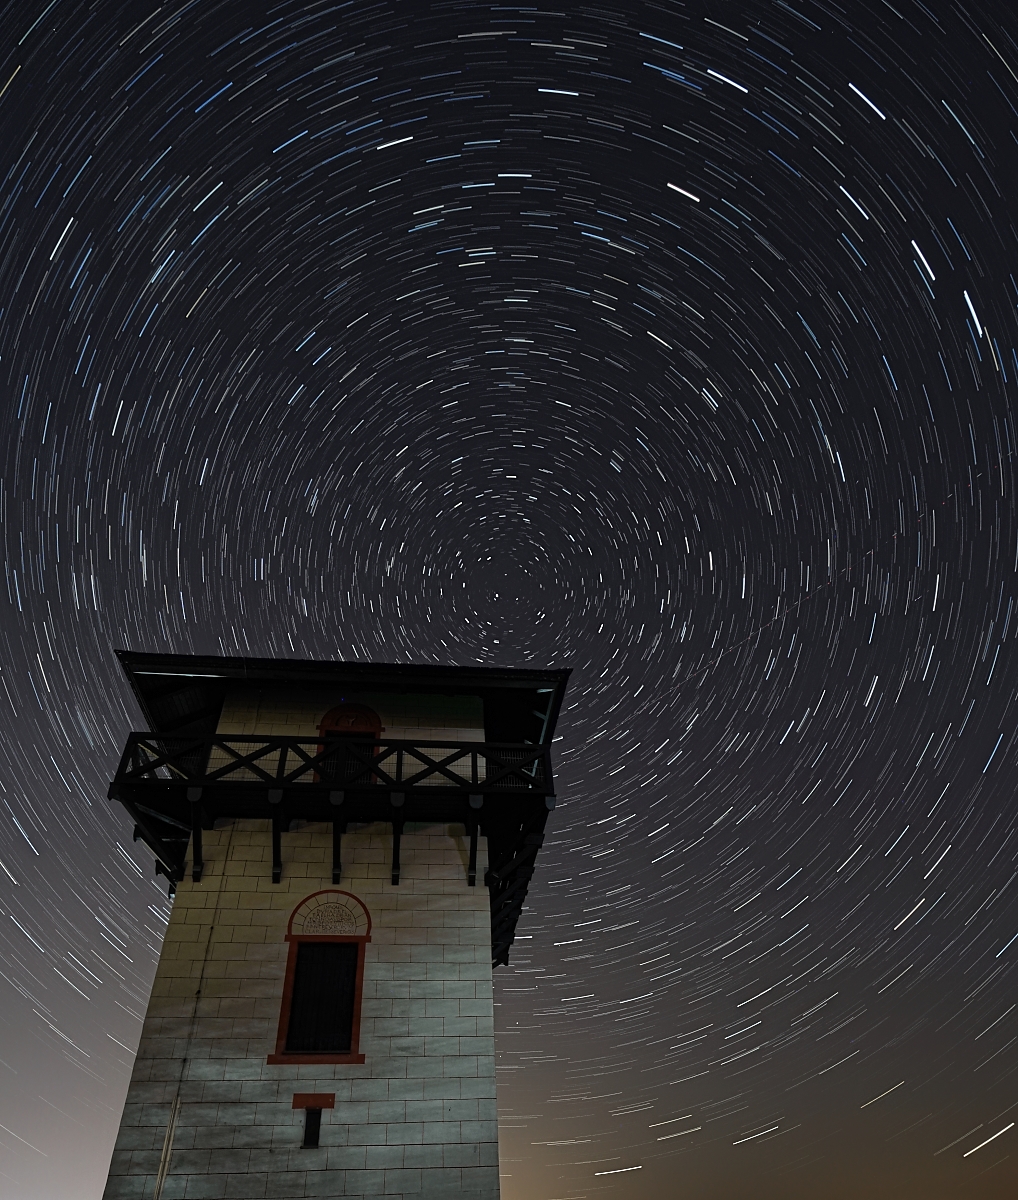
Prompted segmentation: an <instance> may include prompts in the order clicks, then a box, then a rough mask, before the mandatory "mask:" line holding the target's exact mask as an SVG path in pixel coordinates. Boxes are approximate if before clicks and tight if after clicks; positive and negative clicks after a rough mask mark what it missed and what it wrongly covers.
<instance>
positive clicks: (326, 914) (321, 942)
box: [268, 888, 371, 1064]
mask: <svg viewBox="0 0 1018 1200" xmlns="http://www.w3.org/2000/svg"><path fill="white" fill-rule="evenodd" d="M286 940H287V941H288V942H289V943H290V949H289V954H288V955H287V961H286V976H285V979H284V983H283V1002H282V1004H281V1006H280V1010H279V1029H278V1032H277V1035H276V1052H275V1053H274V1054H270V1055H269V1058H268V1061H269V1062H270V1063H276V1064H282V1063H298V1064H299V1063H354V1064H355V1063H362V1062H364V1055H363V1054H361V1053H360V1047H359V1042H360V1020H361V992H362V989H363V986H364V948H365V946H366V945H367V943H368V942H370V941H371V917H370V915H369V913H368V910H367V909H366V908H365V907H364V905H363V904H362V903H361V901H360V900H358V899H357V897H356V896H354V895H352V894H351V893H350V892H342V891H339V890H338V889H335V888H330V889H328V890H326V891H321V892H315V893H314V895H312V896H308V897H307V899H305V900H302V901H301V903H300V904H298V905H297V907H296V908H295V909H294V911H293V915H292V916H291V917H290V924H289V926H288V928H287V933H286Z"/></svg>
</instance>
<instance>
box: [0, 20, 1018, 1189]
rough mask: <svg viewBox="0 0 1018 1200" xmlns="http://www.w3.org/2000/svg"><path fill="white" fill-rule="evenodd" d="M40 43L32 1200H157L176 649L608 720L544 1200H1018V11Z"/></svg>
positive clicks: (12, 498)
mask: <svg viewBox="0 0 1018 1200" xmlns="http://www.w3.org/2000/svg"><path fill="white" fill-rule="evenodd" d="M4 28H5V30H6V31H7V36H6V37H5V39H4V42H5V46H4V50H3V59H2V61H0V122H2V125H3V137H2V139H0V156H2V161H0V172H2V177H3V185H2V188H0V282H2V287H0V310H2V324H0V372H2V375H0V378H2V386H3V395H4V404H3V421H4V436H3V440H2V444H0V450H2V461H0V504H2V522H3V535H4V586H3V588H0V609H2V621H0V630H2V633H3V639H4V655H3V665H2V672H0V675H2V680H3V684H4V695H3V696H2V697H0V705H3V706H5V707H6V716H5V717H4V718H3V731H4V732H3V740H2V749H3V758H2V762H3V771H2V776H0V779H2V789H0V800H2V809H0V863H2V866H3V871H2V873H0V958H2V960H3V966H2V974H3V982H2V983H0V989H2V991H3V1013H4V1024H3V1026H2V1028H3V1030H4V1031H5V1032H4V1034H3V1039H2V1040H3V1046H2V1048H0V1059H2V1060H3V1061H2V1063H0V1081H2V1086H0V1110H2V1111H0V1144H2V1145H3V1146H4V1150H5V1154H4V1164H3V1167H2V1168H0V1170H2V1172H3V1175H4V1178H5V1183H4V1187H5V1188H13V1189H15V1190H16V1192H17V1194H18V1195H23V1196H26V1197H27V1196H38V1197H44V1196H45V1197H50V1196H56V1195H66V1194H68V1192H69V1191H73V1192H75V1193H76V1194H79V1195H85V1194H88V1195H90V1196H99V1195H100V1194H101V1191H102V1187H103V1184H104V1180H105V1170H106V1165H107V1162H108V1157H109V1153H110V1151H111V1149H112V1139H113V1136H114V1134H115V1130H116V1126H117V1121H118V1118H119V1111H120V1106H121V1103H122V1097H123V1094H124V1090H125V1088H126V1082H127V1077H128V1074H129V1070H130V1062H131V1058H132V1054H133V1047H134V1046H135V1045H136V1043H137V1038H138V1035H139V1032H140V1024H139V1015H140V1014H141V1013H143V1011H144V1007H145V1003H146V998H147V990H148V986H149V982H150V979H151V975H152V971H153V968H154V963H155V958H156V956H157V954H158V948H159V944H160V938H161V930H162V928H163V924H164V922H165V920H166V916H167V911H168V908H167V905H168V901H167V899H166V897H165V893H164V890H163V889H162V887H161V886H160V884H159V883H158V881H156V880H155V879H153V878H152V877H151V869H150V868H151V863H150V862H149V861H148V860H147V859H146V858H145V857H144V856H143V855H142V854H141V853H140V852H139V850H138V847H137V846H135V845H134V844H133V843H132V841H131V830H130V829H129V828H126V827H124V825H123V823H122V814H121V813H120V811H119V809H113V808H112V807H111V806H110V805H109V804H108V802H107V801H106V799H105V782H106V780H107V779H108V778H109V776H110V772H111V770H112V769H113V766H114V764H115V762H116V759H117V756H118V754H119V750H120V746H121V744H122V741H123V738H124V736H125V734H126V732H127V731H128V730H129V729H131V728H137V727H138V725H139V722H140V716H139V714H138V713H137V712H136V710H135V709H134V707H133V702H132V701H131V699H130V697H129V695H128V692H127V689H126V686H125V684H124V681H123V680H122V679H121V678H120V676H119V674H118V668H117V666H116V662H115V659H114V656H113V650H114V648H116V647H128V648H131V649H146V650H158V651H167V652H176V653H192V652H193V653H205V654H241V655H258V656H272V655H277V656H283V657H293V656H296V657H304V658H349V659H355V660H371V659H374V660H382V661H386V660H388V661H399V662H412V661H414V662H431V663H439V662H453V663H462V664H469V663H480V664H486V665H505V666H512V665H556V666H557V665H563V666H564V665H568V666H572V667H573V668H574V674H573V679H572V684H571V690H570V694H569V697H568V700H567V706H566V709H565V711H564V713H563V718H562V722H561V725H560V730H559V732H560V734H561V738H560V740H559V741H558V742H557V744H556V751H557V764H558V771H559V792H560V802H559V807H558V808H557V810H556V812H555V814H554V817H553V821H552V823H551V825H550V827H549V828H550V832H549V836H548V839H547V842H546V845H545V848H544V850H543V851H542V854H541V856H540V858H539V860H538V872H537V876H536V877H535V881H534V884H533V886H532V888H531V893H530V898H529V906H528V909H527V911H526V912H525V913H524V918H523V920H522V921H521V924H520V928H519V935H520V936H519V937H518V939H517V941H516V944H515V947H514V949H513V955H512V960H511V964H510V966H509V967H508V968H503V969H501V970H500V971H499V972H498V974H497V979H496V1002H497V1004H498V1008H497V1010H496V1011H497V1014H498V1016H497V1026H498V1043H497V1050H498V1063H499V1067H500V1071H499V1076H500V1092H499V1098H500V1121H501V1137H502V1143H501V1155H502V1165H501V1170H502V1172H503V1179H502V1187H503V1195H504V1196H505V1197H506V1198H507V1200H523V1197H527V1198H531V1197H532V1198H534V1200H552V1198H553V1197H570V1198H573V1197H575V1198H577V1200H580V1198H582V1197H586V1196H593V1195H605V1196H616V1195H617V1196H632V1197H639V1198H644V1197H646V1198H651V1197H666V1196H667V1197H670V1196H673V1195H675V1194H676V1192H675V1186H676V1183H675V1181H676V1179H681V1180H682V1181H683V1188H684V1189H685V1191H684V1192H683V1194H686V1193H687V1192H688V1194H689V1195H691V1196H692V1195H695V1196H701V1197H726V1198H741V1197H754V1198H759V1197H774V1198H775V1200H776V1198H778V1197H781V1198H786V1197H814V1196H817V1195H825V1196H832V1197H845V1198H849V1197H857V1196H860V1195H867V1196H873V1197H901V1196H905V1195H922V1196H925V1197H945V1198H947V1197H956V1196H959V1195H965V1196H973V1197H976V1196H977V1197H1004V1196H1011V1195H1013V1194H1014V1187H1015V1184H1016V1181H1018V1173H1016V1172H1018V1150H1016V1146H1018V1141H1016V1138H1018V1128H1016V1127H1015V1122H1018V1077H1016V1067H1018V1052H1016V1043H1018V1009H1016V1008H1015V1003H1014V992H1015V976H1014V963H1015V961H1016V958H1018V885H1016V884H1015V882H1014V880H1015V877H1016V874H1018V840H1016V837H1015V832H1016V825H1015V815H1014V805H1013V801H1012V796H1011V779H1012V776H1013V774H1014V770H1015V766H1016V762H1018V736H1016V735H1018V709H1016V705H1015V699H1016V693H1015V686H1014V679H1015V669H1016V647H1015V639H1016V636H1018V614H1016V612H1015V601H1016V597H1018V519H1016V516H1018V514H1016V506H1015V482H1016V480H1015V452H1016V448H1018V440H1016V439H1018V429H1016V425H1015V411H1014V403H1015V398H1016V395H1018V392H1016V388H1018V353H1016V347H1018V329H1016V320H1015V310H1016V305H1018V282H1016V279H1015V276H1014V274H1013V273H1012V272H1014V271H1016V270H1018V266H1016V264H1018V254H1016V250H1018V233H1016V230H1015V227H1014V222H1013V214H1012V212H1011V204H1010V187H1011V186H1012V183H1013V180H1014V179H1015V178H1016V169H1018V26H1016V25H1015V23H1014V21H1013V19H1012V18H1011V16H1010V14H1008V13H1007V12H1006V11H1005V8H1004V6H1000V5H997V6H992V5H987V4H978V5H976V6H975V7H973V6H962V5H960V4H951V3H940V2H938V3H931V4H924V3H920V2H919V0H895V3H894V4H892V3H890V2H889V0H866V2H865V3H860V4H858V5H854V6H845V7H842V6H839V5H836V4H834V3H832V2H831V0H789V2H788V3H785V2H784V0H770V2H764V0H758V2H755V3H739V4H731V5H725V6H720V7H719V6H717V5H710V6H703V5H699V4H694V3H690V4H679V3H667V2H663V3H654V4H651V3H642V4H641V3H636V2H634V3H630V4H625V5H622V4H615V5H609V6H598V7H595V6H584V5H576V6H572V5H570V6H567V7H566V9H565V10H562V11H558V10H552V9H550V8H548V9H545V8H543V7H534V6H484V5H480V4H475V3H445V4H443V3H433V4H425V3H413V4H411V3H405V2H404V3H400V2H398V0H382V2H380V3H374V4H371V3H366V2H362V0H353V2H351V3H345V4H330V3H308V4H302V3H280V4H275V5H269V4H253V3H238V2H235V0H223V2H218V3H217V2H212V0H207V2H204V3H196V2H192V3H179V2H178V0H169V2H167V3H164V4H162V5H159V4H155V3H148V2H146V3H140V2H138V0H131V2H130V3H126V4H119V5H118V4H116V3H96V4H93V5H90V6H86V5H72V4H68V3H66V2H65V0H54V2H53V3H49V4H48V5H47V4H46V3H45V2H44V0H33V3H15V4H13V5H10V6H8V8H7V9H6V10H5V12H4ZM86 1187H87V1189H88V1190H87V1193H86V1190H85V1189H86Z"/></svg>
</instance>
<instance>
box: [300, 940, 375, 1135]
mask: <svg viewBox="0 0 1018 1200" xmlns="http://www.w3.org/2000/svg"><path fill="white" fill-rule="evenodd" d="M357 958H358V945H357V943H356V942H301V943H299V944H298V946H297V961H296V964H295V966H294V973H293V990H292V992H291V995H290V1020H289V1023H288V1026H287V1031H286V1053H287V1054H315V1053H318V1054H349V1053H350V1048H351V1042H352V1038H353V1016H354V1002H355V999H356V990H357ZM311 1111H312V1110H310V1109H309V1110H308V1120H309V1121H310V1119H311V1116H310V1114H311ZM320 1119H321V1113H319V1120H320ZM315 1144H316V1145H317V1142H316V1143H315Z"/></svg>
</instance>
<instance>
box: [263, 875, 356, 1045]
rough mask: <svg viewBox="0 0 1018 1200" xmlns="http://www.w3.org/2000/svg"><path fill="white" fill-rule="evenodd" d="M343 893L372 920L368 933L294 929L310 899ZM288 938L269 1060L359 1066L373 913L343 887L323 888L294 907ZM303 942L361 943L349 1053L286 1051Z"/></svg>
mask: <svg viewBox="0 0 1018 1200" xmlns="http://www.w3.org/2000/svg"><path fill="white" fill-rule="evenodd" d="M326 894H330V895H337V894H338V895H341V896H349V897H350V899H351V900H353V901H355V902H356V903H357V905H358V906H359V907H360V908H362V909H363V910H364V915H365V916H366V917H367V920H368V931H367V933H364V934H335V935H334V934H311V935H305V934H300V933H294V932H293V918H294V917H295V916H296V915H297V913H298V912H299V911H300V909H302V908H303V907H304V905H305V904H307V902H308V901H309V900H313V899H314V898H315V896H322V895H326ZM286 940H287V941H288V942H289V943H290V949H289V952H288V953H287V956H286V974H285V975H284V977H283V999H282V1003H281V1004H280V1006H279V1028H278V1029H277V1031H276V1049H275V1053H273V1054H270V1055H269V1056H268V1059H267V1060H266V1061H267V1062H269V1063H271V1064H273V1065H275V1066H283V1065H285V1064H287V1063H294V1064H297V1065H304V1064H308V1063H326V1064H328V1063H337V1064H347V1065H351V1066H359V1065H361V1064H363V1062H364V1055H363V1054H361V1052H360V1033H361V998H362V996H363V992H364V948H365V946H366V945H367V944H368V942H370V941H371V914H370V913H369V912H368V910H367V908H366V907H365V905H364V902H363V901H362V900H361V899H360V898H359V897H357V896H355V895H354V894H353V893H352V892H344V891H341V890H340V889H339V888H323V889H322V890H321V891H320V892H313V893H312V894H311V895H310V896H305V897H304V899H303V900H301V902H300V904H298V905H297V907H296V908H295V909H294V910H293V913H291V915H290V920H289V922H288V924H287V928H286ZM301 942H355V943H357V975H356V978H355V980H354V998H353V1019H352V1021H351V1023H350V1049H349V1051H348V1052H347V1053H346V1054H324V1053H318V1054H307V1053H300V1054H288V1053H287V1051H286V1034H287V1030H288V1029H289V1025H290V1005H291V1002H292V999H293V980H294V973H295V971H296V969H297V949H298V947H299V946H300V944H301Z"/></svg>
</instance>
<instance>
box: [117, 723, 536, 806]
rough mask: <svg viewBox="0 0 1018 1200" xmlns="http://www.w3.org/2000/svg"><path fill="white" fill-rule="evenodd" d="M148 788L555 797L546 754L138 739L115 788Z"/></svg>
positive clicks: (376, 744) (406, 744) (512, 748)
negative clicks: (309, 788) (309, 787)
mask: <svg viewBox="0 0 1018 1200" xmlns="http://www.w3.org/2000/svg"><path fill="white" fill-rule="evenodd" d="M144 781H160V782H164V783H165V782H177V783H186V784H187V785H188V786H192V787H208V786H212V785H215V784H227V783H243V784H248V785H250V784H256V785H257V784H263V785H265V786H266V787H273V788H279V787H290V786H295V785H301V784H318V785H322V786H326V787H330V788H335V789H341V790H350V789H358V790H359V789H362V788H364V789H371V790H375V789H388V790H390V791H391V790H404V789H413V788H433V787H443V788H455V789H457V790H466V791H471V792H480V793H488V792H502V791H510V792H520V791H524V792H531V793H535V792H536V793H538V794H542V795H543V794H548V793H550V792H551V790H552V782H551V781H552V776H551V763H550V759H549V754H548V750H547V748H546V747H544V746H526V745H504V744H499V743H492V742H412V741H404V740H396V739H370V738H366V739H359V738H346V737H342V738H334V739H329V738H327V739H326V740H324V741H323V740H322V739H320V738H300V737H283V736H281V737H265V736H257V735H252V734H226V735H220V736H215V737H207V738H198V737H186V736H179V737H175V736H168V735H159V734H145V733H132V734H131V735H130V737H129V739H128V743H127V747H126V749H125V752H124V756H123V758H122V759H121V762H120V766H119V768H118V770H117V774H116V778H115V781H114V782H115V783H117V784H132V783H142V782H144Z"/></svg>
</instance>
